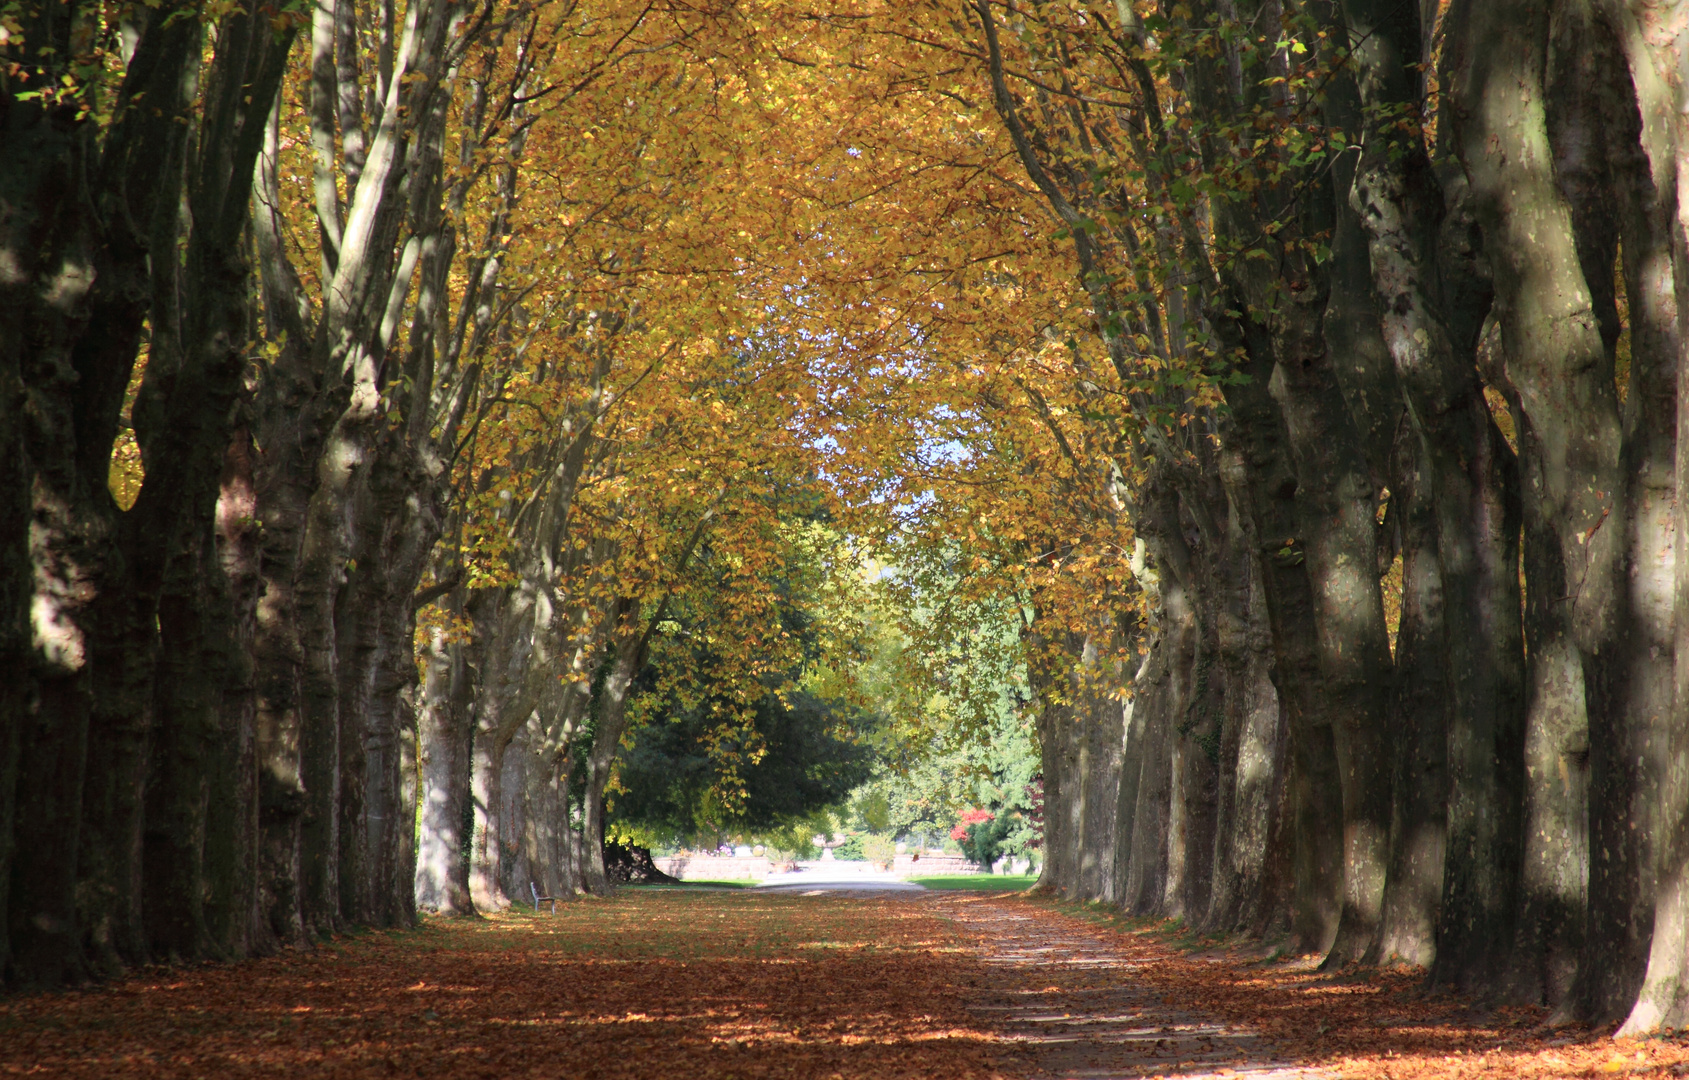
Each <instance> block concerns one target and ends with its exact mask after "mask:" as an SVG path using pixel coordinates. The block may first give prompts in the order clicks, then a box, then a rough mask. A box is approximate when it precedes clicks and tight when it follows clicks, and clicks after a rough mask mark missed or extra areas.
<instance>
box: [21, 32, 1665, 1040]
mask: <svg viewBox="0 0 1689 1080" xmlns="http://www.w3.org/2000/svg"><path fill="white" fill-rule="evenodd" d="M1682 8H1683V5H1681V4H1663V5H1662V4H1657V3H1651V2H1644V0H1598V2H1597V0H1553V2H1552V3H1544V2H1541V0H1442V2H1438V3H1429V2H1427V3H1417V4H1415V3H1407V4H1403V3H1398V2H1396V0H1321V2H1318V3H1314V2H1303V0H1239V2H1226V3H1221V2H1218V0H1059V2H1039V3H1028V2H1024V0H919V2H915V3H890V2H888V0H816V2H789V0H778V2H776V0H703V2H686V3H682V2H679V0H675V2H670V0H645V2H641V3H633V4H630V3H625V2H623V0H519V2H518V0H385V2H383V3H379V4H378V3H371V2H369V0H333V2H325V3H320V4H317V5H316V6H314V7H308V8H307V7H300V6H298V5H281V6H277V5H275V4H272V3H270V2H269V0H242V2H237V3H234V4H232V5H230V4H223V5H213V4H207V3H204V2H203V0H166V2H163V3H160V4H155V5H152V6H146V5H142V6H135V5H125V4H116V3H112V2H110V0H66V2H62V3H46V2H43V0H21V2H20V3H18V4H14V5H12V6H10V7H8V8H7V9H6V10H5V11H4V12H0V57H3V59H4V61H5V65H6V66H5V68H4V72H3V74H0V130H3V131H4V132H5V135H4V138H5V140H6V149H7V153H5V154H0V203H3V205H4V207H5V209H4V211H3V212H0V308H3V310H4V311H5V312H6V313H7V314H6V318H5V319H4V320H3V321H0V498H4V500H5V504H4V507H3V508H0V663H4V664H5V666H6V668H7V670H8V671H13V672H17V673H18V675H17V677H16V678H14V679H10V680H7V681H6V683H5V684H4V685H3V686H0V971H3V972H4V975H3V978H4V979H5V980H6V982H7V984H8V985H12V984H48V985H51V984H60V983H65V982H70V981H75V980H79V979H82V978H84V977H86V976H89V975H93V974H99V973H102V972H109V971H115V970H118V969H120V968H122V967H125V966H128V965H134V964H140V963H147V962H151V961H153V960H155V959H160V958H168V957H179V958H184V959H189V958H196V957H212V956H218V957H224V956H243V955H250V954H254V953H263V952H267V951H271V950H274V949H277V948H281V947H284V946H288V945H295V944H300V943H303V942H306V941H308V940H310V939H311V938H312V936H313V935H316V934H320V933H323V932H329V931H333V930H335V929H337V928H340V927H343V926H351V925H376V926H388V925H400V924H404V923H408V922H410V921H411V920H413V919H414V918H415V917H416V914H417V912H418V910H419V909H421V910H429V911H437V912H442V913H458V914H469V913H473V912H474V911H475V910H477V909H486V908H489V907H496V906H499V905H502V904H505V903H507V902H508V900H509V898H510V897H511V896H513V895H521V894H523V890H524V888H525V887H526V886H527V884H528V883H530V882H536V883H537V882H540V881H542V879H543V882H544V884H545V886H546V887H547V889H548V891H551V892H553V893H561V894H572V893H573V892H575V891H578V890H583V889H584V890H602V889H605V888H607V887H608V883H607V882H606V880H605V877H604V867H603V861H602V853H601V841H602V839H603V837H604V834H605V832H606V829H607V828H614V827H615V823H616V822H617V821H626V822H630V823H631V822H634V821H639V822H642V823H644V825H645V826H647V827H650V828H661V829H667V830H671V831H674V832H676V833H678V832H680V831H683V830H684V829H687V828H694V829H695V828H701V827H704V826H708V827H710V828H722V829H725V828H735V829H762V828H776V827H781V826H782V825H784V826H788V827H795V824H794V823H795V822H798V821H800V820H802V819H803V817H804V815H805V814H808V813H810V812H811V811H812V810H814V809H815V808H817V807H822V806H825V805H826V804H828V803H832V804H834V806H835V808H841V807H843V805H844V804H843V803H841V802H840V800H841V799H842V798H843V796H844V795H845V793H847V792H854V794H853V796H852V799H851V800H850V805H852V806H854V807H856V809H855V810H854V811H852V812H855V813H858V814H859V815H860V814H861V813H863V811H864V810H866V812H867V814H868V815H869V816H871V817H872V818H873V819H874V822H876V823H878V822H884V823H885V824H886V828H887V829H888V830H889V829H905V828H906V829H910V830H916V831H918V830H919V829H922V828H926V827H928V826H929V825H934V824H937V818H936V817H935V816H932V815H935V814H937V812H938V811H936V810H934V809H933V808H932V806H929V805H917V804H918V803H920V802H921V800H923V799H926V800H928V801H929V802H933V800H936V802H935V803H933V805H936V804H937V803H943V804H944V805H945V806H946V807H947V809H946V810H945V811H944V812H945V813H959V812H960V811H961V810H963V809H973V810H980V811H986V812H993V813H998V812H1002V813H1009V814H1013V813H1020V814H1021V815H1022V819H1023V820H1026V821H1031V820H1034V819H1035V818H1036V812H1035V807H1034V804H1035V803H1037V802H1038V801H1039V800H1042V806H1043V811H1042V832H1041V838H1040V841H1039V842H1040V843H1041V844H1042V847H1041V848H1040V850H1041V851H1042V852H1043V856H1044V858H1043V864H1042V866H1043V869H1042V873H1043V881H1044V882H1045V884H1046V885H1047V886H1048V887H1050V888H1052V889H1055V890H1059V891H1062V892H1063V893H1066V894H1069V895H1073V896H1078V897H1085V898H1092V899H1100V900H1104V901H1107V902H1109V903H1112V904H1116V905H1119V906H1120V907H1122V908H1124V909H1126V910H1129V911H1132V912H1134V913H1139V914H1158V915H1166V916H1175V917H1181V918H1184V919H1185V920H1187V922H1189V923H1190V924H1192V925H1194V926H1198V927H1201V928H1204V929H1207V930H1223V931H1242V932H1248V933H1253V934H1260V935H1277V936H1282V937H1284V939H1285V940H1286V942H1287V943H1288V947H1290V948H1293V949H1295V950H1299V951H1304V952H1310V953H1318V954H1320V955H1322V956H1323V957H1324V958H1325V962H1326V963H1327V964H1329V965H1332V966H1340V965H1346V964H1377V963H1385V962H1389V961H1392V960H1400V961H1403V962H1406V963H1409V964H1414V965H1419V966H1421V967H1424V968H1425V969H1426V971H1427V973H1428V979H1429V980H1430V982H1431V984H1433V985H1435V986H1438V987H1452V988H1457V989H1464V990H1470V991H1474V992H1479V993H1482V994H1484V995H1487V996H1488V997H1491V998H1494V999H1496V1000H1532V1001H1539V1002H1550V1003H1553V1004H1555V1005H1556V1006H1557V1007H1559V1008H1560V1009H1561V1011H1562V1013H1563V1014H1564V1015H1566V1016H1571V1017H1576V1018H1581V1019H1584V1020H1589V1021H1607V1020H1615V1021H1622V1022H1623V1023H1624V1028H1623V1030H1624V1031H1625V1032H1626V1033H1627V1034H1641V1033H1647V1032H1653V1031H1658V1030H1662V1029H1665V1028H1673V1027H1682V1026H1684V1025H1685V1024H1689V992H1686V991H1685V987H1686V986H1689V972H1686V970H1685V967H1686V965H1689V825H1686V822H1689V629H1686V628H1689V560H1682V559H1678V558H1677V556H1676V545H1677V543H1678V541H1677V539H1676V538H1677V537H1678V536H1680V535H1683V534H1685V533H1689V516H1686V515H1689V498H1685V497H1683V494H1682V492H1681V490H1680V489H1682V488H1683V487H1684V486H1685V484H1686V482H1689V481H1686V479H1685V478H1689V452H1685V450H1684V449H1683V448H1684V447H1685V446H1689V443H1683V442H1681V441H1680V440H1679V439H1678V438H1677V432H1678V430H1679V428H1680V425H1679V423H1678V420H1679V417H1680V416H1681V415H1685V413H1684V410H1685V409H1686V408H1689V405H1686V403H1689V393H1685V392H1680V385H1689V383H1685V382H1684V380H1685V372H1689V357H1686V356H1685V350H1686V349H1689V324H1686V323H1685V320H1686V319H1689V216H1686V211H1685V207H1686V206H1689V201H1686V200H1685V199H1683V198H1682V197H1680V194H1679V192H1680V189H1681V188H1682V187H1683V185H1684V178H1685V177H1686V176H1689V172H1686V171H1685V168H1686V165H1685V162H1686V160H1689V149H1686V148H1689V129H1686V128H1685V126H1684V125H1685V123H1689V121H1685V119H1684V115H1685V114H1684V113H1683V112H1682V110H1680V109H1679V108H1678V107H1677V104H1676V103H1677V102H1678V101H1679V100H1680V99H1681V98H1682V95H1683V91H1684V87H1683V86H1682V81H1683V78H1684V76H1683V73H1682V70H1681V65H1679V64H1678V63H1677V61H1676V59H1675V50H1677V49H1678V47H1679V44H1680V39H1681V34H1682V32H1683V29H1684V27H1683V25H1682V24H1683V22H1684V20H1685V19H1686V18H1689V15H1685V13H1684V11H1683V10H1680V9H1682ZM865 570H868V571H869V572H868V573H866V574H865V573H864V571H865ZM882 571H883V572H882ZM1034 747H1035V748H1036V753H1037V759H1036V767H1035V768H1034V767H1033V765H1032V759H1031V756H1030V755H1031V753H1032V750H1033V748H1034ZM1017 748H1018V749H1017ZM870 752H871V753H872V754H873V756H874V760H873V762H872V766H873V768H872V771H870V770H869V768H868V766H869V764H870V763H869V762H868V760H867V758H866V757H864V756H863V755H865V754H868V753H870ZM993 754H995V755H996V756H995V757H993V756H992V755H993ZM947 755H948V756H947ZM923 776H924V777H925V779H918V778H921V777H923ZM1035 780H1036V784H1034V781H1035ZM863 785H866V786H863ZM970 785H971V786H972V787H971V790H969V788H970ZM917 789H918V790H917ZM1034 792H1035V793H1034ZM882 803H883V806H882ZM964 804H969V805H964ZM882 810H883V811H884V813H882ZM841 812H843V810H842V809H841ZM922 815H928V816H925V817H923V816H922ZM894 819H895V820H896V822H897V824H895V825H893V824H892V823H893V820H894ZM1029 828H1030V827H1029ZM1032 840H1033V836H1032V835H1031V833H1028V834H1026V835H1024V836H1021V837H1020V838H1019V839H1018V840H1017V841H1015V842H1016V843H1019V844H1021V845H1022V846H1023V848H1024V847H1025V846H1026V845H1029V844H1030V843H1031V842H1032Z"/></svg>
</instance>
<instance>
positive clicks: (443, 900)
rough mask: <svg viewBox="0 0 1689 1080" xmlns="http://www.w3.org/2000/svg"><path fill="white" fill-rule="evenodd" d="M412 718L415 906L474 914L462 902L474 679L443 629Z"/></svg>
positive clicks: (436, 635) (465, 899)
mask: <svg viewBox="0 0 1689 1080" xmlns="http://www.w3.org/2000/svg"><path fill="white" fill-rule="evenodd" d="M424 663H425V673H424V675H423V685H422V710H421V715H420V717H419V718H418V725H417V726H418V746H419V754H420V762H419V772H420V775H421V777H422V781H421V799H422V812H421V819H420V821H419V823H418V828H419V830H420V834H419V836H418V837H417V856H416V906H417V907H418V908H419V909H421V910H423V911H432V912H436V913H438V914H441V915H474V914H475V905H474V904H473V902H471V900H470V896H469V850H468V849H469V836H468V828H469V824H470V809H469V805H468V800H469V782H470V775H469V774H470V760H469V756H470V740H471V739H472V738H473V709H472V702H473V700H474V691H475V687H474V682H473V680H474V673H473V672H472V671H471V670H470V665H469V663H468V658H467V657H466V656H465V650H464V648H463V647H462V646H461V645H457V644H452V643H448V642H447V640H446V634H445V631H444V630H443V629H436V630H435V631H434V632H433V634H432V635H431V636H430V640H429V647H428V652H427V654H426V656H425V660H424Z"/></svg>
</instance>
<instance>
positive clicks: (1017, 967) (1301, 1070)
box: [921, 893, 1332, 1080]
mask: <svg viewBox="0 0 1689 1080" xmlns="http://www.w3.org/2000/svg"><path fill="white" fill-rule="evenodd" d="M921 902H924V903H928V904H931V905H932V906H933V907H935V908H936V909H938V910H939V911H940V912H941V913H943V914H944V915H945V916H947V917H948V918H951V919H954V920H955V921H956V922H958V923H960V924H961V925H962V928H963V929H964V931H965V932H967V934H968V936H970V937H972V938H974V939H975V940H977V941H978V942H979V944H980V947H981V949H982V951H983V953H984V959H985V961H986V963H987V965H988V966H989V968H990V969H991V970H992V971H993V972H994V974H995V975H996V979H995V980H994V983H993V984H992V985H989V986H986V987H982V988H980V993H979V996H978V999H977V1000H976V1001H975V1002H974V1003H973V1005H972V1006H971V1008H972V1009H973V1010H974V1011H975V1012H976V1013H977V1014H978V1015H979V1016H980V1017H981V1018H982V1019H983V1020H985V1021H986V1022H987V1023H989V1024H991V1025H992V1026H993V1027H995V1028H996V1029H997V1030H998V1031H1000V1032H1002V1033H1003V1035H1004V1036H1005V1037H1006V1038H1007V1039H1008V1040H1009V1041H1010V1043H1011V1044H1017V1045H1018V1048H1019V1049H1020V1050H1021V1051H1022V1053H1024V1054H1025V1055H1026V1056H1027V1058H1028V1059H1029V1060H1028V1066H1029V1072H1030V1074H1031V1075H1032V1076H1036V1077H1039V1078H1041V1080H1042V1078H1049V1080H1058V1078H1059V1080H1114V1078H1117V1077H1119V1078H1126V1077H1153V1076H1166V1077H1179V1078H1181V1080H1203V1078H1208V1077H1249V1078H1251V1080H1316V1078H1318V1080H1325V1078H1328V1077H1330V1076H1331V1075H1332V1074H1331V1073H1329V1072H1326V1071H1324V1070H1321V1069H1311V1068H1308V1067H1306V1066H1300V1065H1294V1064H1290V1063H1288V1062H1286V1061H1284V1060H1282V1059H1281V1058H1279V1057H1278V1056H1276V1055H1275V1053H1274V1051H1273V1048H1272V1046H1271V1045H1269V1044H1268V1043H1267V1042H1266V1041H1265V1040H1263V1039H1261V1038H1260V1037H1259V1036H1257V1035H1255V1034H1254V1033H1253V1032H1251V1031H1250V1030H1248V1029H1247V1028H1242V1027H1238V1026H1236V1025H1233V1024H1227V1023H1225V1022H1223V1021H1220V1020H1218V1019H1216V1018H1214V1017H1209V1016H1202V1015H1198V1014H1194V1013H1189V1012H1183V1011H1180V1010H1176V1009H1173V1008H1171V1007H1169V1006H1166V1005H1164V1004H1163V1003H1162V1002H1161V1000H1160V998H1158V997H1156V996H1154V995H1153V993H1152V992H1151V991H1150V990H1149V989H1147V988H1146V987H1144V986H1143V985H1142V984H1139V983H1136V982H1135V980H1134V979H1133V978H1132V971H1133V969H1134V968H1136V967H1138V966H1139V965H1140V964H1141V963H1142V961H1140V960H1134V959H1133V958H1131V956H1130V955H1128V953H1127V951H1126V950H1125V949H1124V948H1122V947H1121V946H1120V945H1118V944H1116V943H1113V942H1110V941H1109V940H1108V938H1107V936H1106V935H1102V934H1098V935H1094V936H1093V935H1091V934H1088V933H1085V932H1084V931H1082V930H1078V929H1075V928H1072V927H1071V926H1068V925H1061V924H1053V923H1051V922H1046V921H1044V920H1040V919H1034V918H1030V917H1028V916H1027V915H1024V914H1021V913H1020V912H1017V911H1014V910H1012V909H1010V908H1008V907H1007V906H1005V905H1002V904H998V903H994V902H992V901H991V900H990V899H987V898H983V897H967V896H957V895H954V894H952V895H945V894H940V893H929V894H927V895H926V896H924V897H922V898H921Z"/></svg>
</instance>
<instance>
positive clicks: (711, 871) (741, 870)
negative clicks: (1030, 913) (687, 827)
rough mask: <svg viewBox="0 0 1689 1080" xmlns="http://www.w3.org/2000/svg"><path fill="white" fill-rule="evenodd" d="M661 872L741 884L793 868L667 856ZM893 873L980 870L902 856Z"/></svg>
mask: <svg viewBox="0 0 1689 1080" xmlns="http://www.w3.org/2000/svg"><path fill="white" fill-rule="evenodd" d="M653 861H654V862H656V864H657V869H659V870H661V871H662V872H663V873H665V874H668V875H669V876H670V877H677V878H679V879H680V880H682V881H739V880H742V879H745V878H751V879H754V880H758V881H760V880H761V879H763V878H765V877H767V876H768V875H769V874H771V873H773V872H774V871H775V870H776V869H781V870H784V869H786V868H787V867H788V866H790V865H791V864H788V863H782V864H779V866H778V867H776V865H775V864H774V863H772V862H770V861H769V860H768V859H766V858H763V857H762V856H760V855H752V856H743V857H741V856H737V855H665V856H663V857H661V858H658V859H655V860H653ZM797 865H799V866H809V867H815V866H829V865H840V866H851V865H858V866H864V867H866V866H867V865H868V864H867V863H863V862H859V861H855V860H843V859H840V860H813V861H810V862H804V863H799V864H797ZM891 872H892V873H893V874H895V875H897V876H898V877H905V878H911V877H936V876H938V875H941V874H977V873H979V867H977V866H975V865H974V864H973V863H971V862H969V861H968V860H967V859H965V858H963V857H962V856H960V855H922V856H921V857H920V858H916V857H915V856H913V855H899V856H898V857H897V860H896V861H895V862H894V863H893V864H892V867H891Z"/></svg>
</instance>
